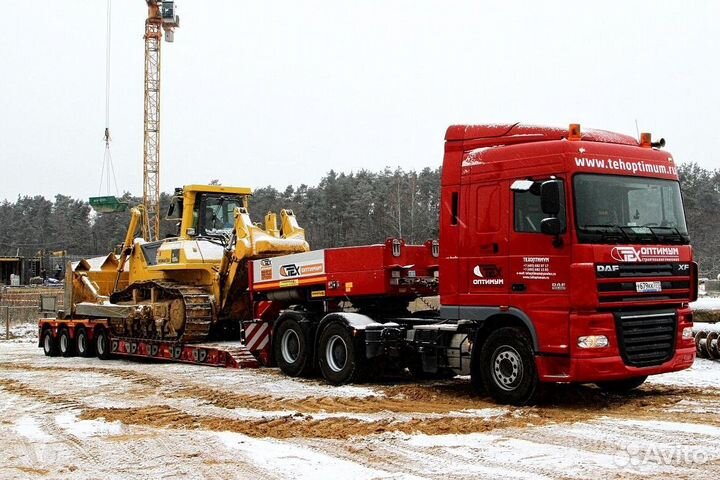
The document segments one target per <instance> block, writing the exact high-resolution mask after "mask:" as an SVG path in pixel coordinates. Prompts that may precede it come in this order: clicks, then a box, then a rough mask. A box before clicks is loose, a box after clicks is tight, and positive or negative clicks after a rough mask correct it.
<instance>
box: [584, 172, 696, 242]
mask: <svg viewBox="0 0 720 480" xmlns="http://www.w3.org/2000/svg"><path fill="white" fill-rule="evenodd" d="M573 186H574V195H575V220H576V225H577V231H578V239H579V240H580V243H655V244H687V243H689V241H690V240H689V237H688V231H687V226H686V224H685V214H684V212H683V205H682V197H681V196H680V185H679V184H678V182H676V181H672V180H660V179H655V178H641V177H624V176H615V175H591V174H581V175H576V176H575V178H574V182H573Z"/></svg>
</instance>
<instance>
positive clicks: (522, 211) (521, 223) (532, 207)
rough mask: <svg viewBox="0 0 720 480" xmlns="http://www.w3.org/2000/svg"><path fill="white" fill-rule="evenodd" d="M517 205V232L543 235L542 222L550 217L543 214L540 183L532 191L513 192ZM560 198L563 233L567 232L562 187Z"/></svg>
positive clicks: (563, 190) (559, 216)
mask: <svg viewBox="0 0 720 480" xmlns="http://www.w3.org/2000/svg"><path fill="white" fill-rule="evenodd" d="M513 197H514V204H515V231H516V232H522V233H541V232H540V222H542V220H543V218H547V217H548V216H549V215H546V214H545V213H543V211H542V208H541V206H540V183H537V182H536V184H535V185H533V187H532V188H531V189H530V190H527V191H525V192H520V191H515V192H513ZM560 197H561V199H562V202H561V205H560V213H558V218H559V219H560V223H561V224H562V231H563V232H564V231H565V228H566V221H565V201H564V200H565V188H564V187H561V189H560Z"/></svg>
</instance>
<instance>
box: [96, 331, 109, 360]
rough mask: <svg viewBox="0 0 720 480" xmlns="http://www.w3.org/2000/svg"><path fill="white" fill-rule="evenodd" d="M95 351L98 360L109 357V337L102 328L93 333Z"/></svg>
mask: <svg viewBox="0 0 720 480" xmlns="http://www.w3.org/2000/svg"><path fill="white" fill-rule="evenodd" d="M95 352H96V354H97V357H98V358H99V359H100V360H107V359H109V358H110V339H109V338H108V334H107V332H106V331H105V329H104V328H101V329H100V330H98V331H97V332H96V333H95Z"/></svg>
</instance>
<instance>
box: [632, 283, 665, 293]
mask: <svg viewBox="0 0 720 480" xmlns="http://www.w3.org/2000/svg"><path fill="white" fill-rule="evenodd" d="M635 290H636V291H637V292H638V293H655V292H662V283H660V282H635Z"/></svg>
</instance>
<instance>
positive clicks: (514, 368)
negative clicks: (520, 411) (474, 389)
mask: <svg viewBox="0 0 720 480" xmlns="http://www.w3.org/2000/svg"><path fill="white" fill-rule="evenodd" d="M477 368H478V369H479V370H480V375H481V378H482V383H483V384H484V385H485V387H486V388H487V391H488V392H489V393H490V395H492V397H493V398H494V399H495V400H497V401H498V402H501V403H508V404H511V405H527V404H528V403H532V402H534V401H535V399H536V397H537V394H538V391H539V384H540V381H539V379H538V375H537V369H536V367H535V358H534V355H533V350H532V344H531V343H530V339H529V338H528V336H527V334H526V333H525V332H524V331H522V330H520V329H519V328H515V327H505V328H500V329H498V330H495V331H494V332H492V333H491V334H490V336H488V338H487V340H486V341H485V344H484V345H483V346H482V350H481V351H480V362H479V364H478V365H477ZM474 375H477V372H473V376H474Z"/></svg>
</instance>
